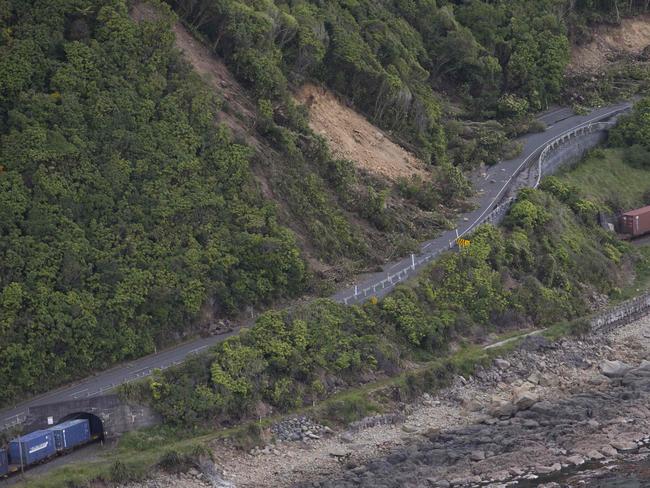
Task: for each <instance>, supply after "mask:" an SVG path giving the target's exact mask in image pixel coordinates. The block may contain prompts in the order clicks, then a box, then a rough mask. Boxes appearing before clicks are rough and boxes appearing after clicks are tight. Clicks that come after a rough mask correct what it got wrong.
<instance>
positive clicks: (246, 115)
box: [131, 2, 261, 150]
mask: <svg viewBox="0 0 650 488" xmlns="http://www.w3.org/2000/svg"><path fill="white" fill-rule="evenodd" d="M131 16H132V17H133V19H134V20H136V21H138V22H140V21H142V20H156V19H158V18H159V17H160V12H159V11H158V10H157V8H156V7H155V6H153V5H151V4H149V3H147V2H138V3H136V4H135V5H134V6H133V8H132V10H131ZM172 30H173V32H174V35H175V36H176V47H177V48H178V49H179V51H181V52H182V53H183V56H184V57H185V59H186V60H187V61H188V62H189V63H190V64H191V65H192V67H193V68H194V70H195V71H196V72H197V73H198V74H199V75H201V77H202V78H203V79H204V80H205V82H206V83H207V84H208V86H210V87H212V88H214V89H215V91H216V92H217V93H218V94H219V95H220V96H221V98H222V99H223V109H222V110H221V111H220V112H219V114H218V117H219V122H222V123H224V124H226V125H227V126H228V127H229V128H230V129H231V130H232V132H233V134H235V135H236V136H237V137H240V138H242V139H244V140H245V141H246V143H247V144H249V145H250V146H253V147H254V148H255V149H258V150H259V149H260V148H261V143H260V141H259V140H258V139H257V138H256V137H255V136H254V127H255V121H256V114H255V106H254V104H253V102H252V101H251V100H250V98H249V97H248V95H247V94H246V92H245V90H244V89H243V87H242V86H241V85H240V84H239V83H238V82H237V80H236V79H235V77H234V76H233V75H232V74H231V73H230V71H229V70H228V68H227V67H226V65H225V64H224V63H223V61H222V60H220V59H219V58H217V57H216V56H215V55H214V54H213V53H212V52H210V50H209V49H208V48H207V46H205V45H204V44H203V43H201V42H200V41H198V40H197V39H195V38H194V37H193V35H192V34H191V33H190V32H189V31H188V30H187V28H186V27H185V26H184V25H183V24H181V23H180V22H175V23H174V25H173V26H172Z"/></svg>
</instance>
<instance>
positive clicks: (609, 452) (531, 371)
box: [295, 318, 650, 488]
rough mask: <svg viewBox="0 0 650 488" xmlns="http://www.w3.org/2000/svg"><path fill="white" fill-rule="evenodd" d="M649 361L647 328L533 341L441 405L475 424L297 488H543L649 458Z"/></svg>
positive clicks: (433, 432)
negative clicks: (628, 457) (580, 470)
mask: <svg viewBox="0 0 650 488" xmlns="http://www.w3.org/2000/svg"><path fill="white" fill-rule="evenodd" d="M649 358H650V319H648V318H646V319H645V320H642V321H639V322H636V323H634V324H630V325H628V326H625V327H623V328H621V329H620V330H619V331H617V332H613V333H611V334H610V335H608V336H606V337H592V338H590V339H587V340H584V341H574V340H564V341H562V342H560V343H557V344H552V343H548V342H547V341H545V340H544V339H543V338H539V337H531V338H529V339H527V340H526V341H525V343H524V345H523V347H522V348H521V349H520V350H518V351H517V352H515V353H514V354H512V355H511V356H510V357H508V358H507V359H500V360H497V361H495V364H494V367H492V368H490V369H487V370H484V371H481V372H479V373H478V374H477V375H476V377H474V378H472V379H470V380H468V381H467V382H463V381H459V382H457V384H456V385H455V386H454V387H452V388H451V389H450V390H448V391H447V392H445V394H444V395H443V401H444V402H454V403H456V404H457V405H458V406H459V407H460V408H461V409H462V408H464V409H466V410H469V411H472V412H476V413H478V418H477V419H476V420H477V421H476V422H474V423H472V424H471V425H467V426H460V427H456V428H454V427H452V428H449V429H428V430H427V429H426V428H425V429H423V430H420V431H419V432H418V433H419V436H415V437H413V438H412V439H410V440H409V441H408V442H406V443H405V445H404V446H401V447H397V448H395V449H393V450H392V451H391V452H390V453H389V454H388V455H385V456H380V457H377V458H376V459H372V460H369V461H365V460H361V459H359V461H355V459H354V457H352V458H351V460H350V461H349V464H348V465H347V466H346V467H345V468H344V470H343V472H342V473H341V474H339V475H338V476H331V477H330V478H328V479H320V480H313V479H312V480H308V481H304V482H299V483H297V484H295V486H299V487H324V488H325V487H337V488H338V487H341V488H345V487H353V486H354V487H358V486H362V487H363V486H368V487H370V486H372V487H373V488H381V487H389V486H390V487H394V486H401V487H405V488H408V487H421V486H432V487H450V486H458V487H470V486H471V487H473V486H494V487H497V486H509V485H511V484H514V482H515V481H516V482H517V486H544V483H545V481H547V479H548V478H549V477H552V476H553V475H554V474H557V472H559V471H560V470H562V469H565V468H570V467H576V466H580V465H582V464H584V463H585V462H588V461H590V462H597V463H603V464H607V463H609V462H613V461H614V460H615V459H616V458H617V457H618V456H620V455H624V454H626V453H630V452H634V451H639V450H644V451H646V450H647V446H648V443H649V442H650V410H649V409H648V406H650V362H649V361H648V359H649ZM407 422H408V420H407ZM422 427H426V425H422ZM548 483H549V484H548V485H547V486H559V485H555V484H553V483H552V482H550V481H549V482H548Z"/></svg>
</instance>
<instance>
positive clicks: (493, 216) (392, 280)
mask: <svg viewBox="0 0 650 488" xmlns="http://www.w3.org/2000/svg"><path fill="white" fill-rule="evenodd" d="M628 110H629V108H622V109H619V110H616V111H613V112H611V113H609V114H605V115H603V117H602V118H605V117H608V118H611V119H612V120H610V121H607V122H590V123H585V124H583V125H581V126H579V127H577V128H574V129H572V130H569V131H567V132H565V133H564V134H562V135H561V136H559V137H557V138H555V139H553V140H552V141H550V142H549V143H548V144H546V146H545V147H544V149H543V150H542V152H541V154H540V155H539V157H538V158H537V160H536V163H537V166H538V172H539V174H538V177H537V181H536V183H535V184H534V186H533V187H534V188H537V186H538V185H539V182H540V181H541V178H542V175H543V174H544V164H545V162H546V161H548V159H549V156H550V155H551V154H552V153H553V151H554V150H557V149H558V148H559V147H561V146H563V145H564V144H566V143H567V142H573V141H574V140H575V139H576V138H580V137H584V136H585V135H588V134H593V133H596V132H598V131H603V130H605V129H607V128H610V127H612V126H613V125H614V124H615V123H616V117H618V115H620V114H621V113H623V112H626V111H628ZM601 120H602V119H601ZM533 161H535V160H533ZM525 163H527V162H524V164H522V165H521V166H520V167H519V168H518V169H517V171H515V173H514V174H513V175H512V176H511V177H510V179H509V180H508V182H507V183H506V185H504V187H503V188H502V189H501V191H500V192H499V194H498V195H497V199H498V198H499V197H500V196H501V195H502V194H505V193H506V192H507V191H508V190H509V189H510V188H511V187H512V185H513V183H514V182H515V179H516V177H517V176H518V175H520V174H521V173H522V171H524V170H526V169H529V167H530V164H531V163H528V164H525ZM532 164H535V162H533V163H532ZM495 201H496V199H495ZM514 201H515V197H508V198H506V199H505V200H502V201H500V202H498V203H497V204H496V206H495V207H494V208H493V209H492V210H490V211H489V212H486V213H485V214H484V215H482V216H481V217H479V218H478V219H477V220H476V221H475V222H474V223H473V224H472V225H470V226H469V227H468V228H467V229H466V230H464V231H463V232H462V233H460V234H458V237H462V236H463V235H466V234H467V233H469V232H471V231H473V230H474V229H476V227H478V226H479V225H481V224H484V223H486V222H489V223H492V224H495V225H496V224H498V223H500V222H501V220H502V219H503V218H504V217H505V215H506V213H507V211H508V209H509V208H510V205H512V203H513V202H514ZM492 205H494V202H493V203H492ZM457 247H458V246H457V244H456V242H455V240H452V241H450V242H449V245H448V246H443V247H439V248H437V249H433V250H431V251H428V252H426V253H421V254H418V255H416V254H411V264H410V266H406V267H404V268H402V269H400V270H399V271H397V272H395V273H392V274H391V273H390V272H389V273H387V274H386V278H384V279H383V280H381V281H378V282H377V283H374V284H373V285H370V286H367V287H365V288H359V287H358V286H355V287H354V293H353V294H352V295H350V296H347V297H344V298H342V299H339V301H340V302H342V303H344V304H345V305H350V304H354V303H363V302H364V301H366V300H368V299H369V298H370V297H372V296H377V294H381V295H383V294H385V293H386V292H387V291H388V290H390V289H391V288H393V287H395V286H396V285H398V284H399V283H401V282H403V281H406V280H407V279H408V278H410V277H411V276H413V275H415V274H416V271H417V270H418V268H420V267H422V266H424V265H425V264H427V263H428V262H429V261H431V260H432V259H433V258H435V257H436V256H438V255H440V254H441V253H443V252H444V251H448V250H452V249H455V248H457Z"/></svg>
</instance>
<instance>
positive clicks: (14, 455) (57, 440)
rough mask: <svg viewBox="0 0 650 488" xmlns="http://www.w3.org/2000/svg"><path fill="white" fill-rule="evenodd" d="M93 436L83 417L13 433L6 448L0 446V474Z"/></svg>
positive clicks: (46, 457) (32, 463) (36, 461)
mask: <svg viewBox="0 0 650 488" xmlns="http://www.w3.org/2000/svg"><path fill="white" fill-rule="evenodd" d="M96 438H97V436H94V435H92V434H91V432H90V423H89V422H88V420H87V419H76V420H68V421H67V422H63V423H61V424H57V425H54V426H52V427H49V428H47V429H42V430H37V431H35V432H30V433H29V434H25V435H23V436H20V437H17V438H16V439H13V440H12V441H10V442H9V445H8V446H7V448H6V449H2V448H0V477H2V476H6V475H8V474H11V473H15V472H16V471H20V470H21V469H23V468H29V467H31V466H34V465H35V464H40V463H42V462H45V461H48V460H49V459H50V458H52V457H54V456H56V455H59V454H65V453H67V452H69V451H71V450H72V449H74V448H76V447H79V446H83V445H84V444H88V443H89V442H92V441H94V440H96Z"/></svg>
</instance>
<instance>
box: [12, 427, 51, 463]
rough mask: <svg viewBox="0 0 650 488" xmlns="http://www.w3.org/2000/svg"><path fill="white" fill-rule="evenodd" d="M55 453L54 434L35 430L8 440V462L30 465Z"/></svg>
mask: <svg viewBox="0 0 650 488" xmlns="http://www.w3.org/2000/svg"><path fill="white" fill-rule="evenodd" d="M55 454H56V446H55V444H54V434H52V432H50V431H49V430H37V431H36V432H31V433H29V434H25V435H24V436H21V437H18V438H16V439H14V440H12V441H11V442H9V462H10V463H11V464H16V465H21V463H22V465H23V466H31V465H32V464H36V463H38V462H40V461H43V460H44V459H47V458H49V457H51V456H53V455H55Z"/></svg>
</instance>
